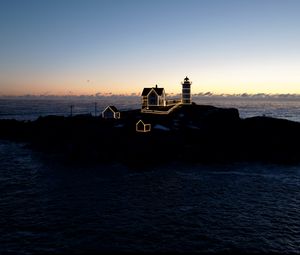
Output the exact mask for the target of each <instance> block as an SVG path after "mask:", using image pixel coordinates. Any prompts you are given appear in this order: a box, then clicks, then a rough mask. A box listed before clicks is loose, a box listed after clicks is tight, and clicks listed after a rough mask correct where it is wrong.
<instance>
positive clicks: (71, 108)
mask: <svg viewBox="0 0 300 255" xmlns="http://www.w3.org/2000/svg"><path fill="white" fill-rule="evenodd" d="M73 107H74V105H72V104H71V105H70V110H71V117H72V116H73Z"/></svg>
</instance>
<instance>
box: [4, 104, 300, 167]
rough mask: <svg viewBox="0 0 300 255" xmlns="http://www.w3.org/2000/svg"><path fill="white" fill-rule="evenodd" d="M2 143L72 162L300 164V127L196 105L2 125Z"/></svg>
mask: <svg viewBox="0 0 300 255" xmlns="http://www.w3.org/2000/svg"><path fill="white" fill-rule="evenodd" d="M139 120H142V121H143V123H151V130H146V131H149V132H138V131H139V130H138V126H137V125H138V122H139ZM0 139H9V140H11V141H16V142H25V143H27V144H28V145H29V146H30V147H31V148H32V149H34V150H39V151H43V152H45V153H53V154H56V155H62V156H63V158H65V159H67V160H70V161H74V162H79V161H83V162H102V163H105V162H122V163H126V164H130V165H135V166H143V165H151V164H157V163H164V162H170V161H174V160H180V161H185V162H201V163H224V162H236V161H247V162H248V161H266V162H274V163H298V162H300V146H299V144H300V123H298V122H293V121H289V120H285V119H275V118H270V117H264V116H259V117H252V118H246V119H242V118H240V117H239V112H238V110H237V109H234V108H227V109H225V108H217V107H214V106H207V105H197V104H195V103H192V104H187V105H185V104H181V105H178V107H176V109H175V110H174V111H172V112H171V113H169V114H167V115H160V114H149V113H143V112H142V111H141V110H140V109H137V110H130V111H123V112H121V117H120V118H116V119H115V118H112V119H106V118H103V117H102V116H99V117H94V116H91V115H75V116H72V117H71V116H69V117H63V116H46V117H40V118H38V119H37V120H35V121H17V120H0Z"/></svg>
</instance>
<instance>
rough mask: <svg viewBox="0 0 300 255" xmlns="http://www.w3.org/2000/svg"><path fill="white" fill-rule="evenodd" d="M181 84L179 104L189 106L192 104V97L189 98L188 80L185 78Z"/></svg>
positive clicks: (189, 87)
mask: <svg viewBox="0 0 300 255" xmlns="http://www.w3.org/2000/svg"><path fill="white" fill-rule="evenodd" d="M181 84H182V96H181V102H182V104H191V103H192V96H191V85H192V83H191V82H190V79H189V78H188V77H187V76H186V77H185V78H184V82H182V83H181Z"/></svg>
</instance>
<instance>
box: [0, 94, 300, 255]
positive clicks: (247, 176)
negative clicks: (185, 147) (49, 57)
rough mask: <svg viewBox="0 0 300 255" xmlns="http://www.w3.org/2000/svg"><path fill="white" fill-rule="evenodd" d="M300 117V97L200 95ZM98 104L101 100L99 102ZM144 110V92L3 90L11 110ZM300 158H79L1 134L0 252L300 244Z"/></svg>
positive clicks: (2, 104)
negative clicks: (79, 94)
mask: <svg viewBox="0 0 300 255" xmlns="http://www.w3.org/2000/svg"><path fill="white" fill-rule="evenodd" d="M194 101H195V102H197V103H198V104H209V105H215V106H219V107H235V108H238V109H239V112H240V116H241V117H242V118H247V117H253V116H263V115H265V116H271V117H276V118H285V119H289V120H293V121H300V102H299V100H296V99H294V98H293V99H282V98H271V99H270V98H267V99H264V98H259V99H253V98H234V99H232V98H213V97H199V98H197V97H195V98H194ZM95 103H97V105H96V109H95ZM71 105H73V114H95V110H96V114H97V115H98V114H100V113H101V111H102V110H103V109H104V108H105V107H106V106H107V105H115V106H116V107H118V108H119V109H121V110H122V109H123V110H126V109H136V108H138V107H139V105H140V99H139V98H138V97H103V98H54V99H49V98H46V99H45V98H43V99H41V98H14V99H11V98H3V99H0V116H1V118H2V119H7V118H14V119H18V120H34V119H36V118H38V117H39V116H45V115H49V114H50V115H51V114H52V115H53V114H55V115H64V116H68V115H69V114H70V108H71V107H70V106H71ZM299 212H300V165H297V164H296V165H276V164H266V163H264V164H263V163H245V162H244V163H233V164H222V165H219V164H209V165H207V164H192V163H191V164H188V163H185V164H183V163H181V162H177V161H176V159H174V161H173V162H170V163H168V164H166V163H165V164H162V165H157V166H152V167H149V168H145V167H141V168H140V169H139V168H138V167H135V168H134V169H133V168H131V167H129V166H126V165H122V164H120V163H118V162H117V161H116V162H114V163H111V164H97V165H91V164H86V165H84V164H82V163H81V164H75V163H74V164H72V163H70V162H65V161H62V160H60V159H57V157H56V156H54V155H49V154H44V153H41V152H38V151H34V150H32V149H30V148H29V147H28V146H26V144H23V143H14V142H11V141H5V140H0V254H64V253H65V254H70V253H75V254H86V253H97V254H98V253H104V252H109V253H112V252H137V253H138V252H197V253H198V252H209V253H219V252H255V253H261V252H268V253H269V252H272V253H286V254H299V253H300V217H299Z"/></svg>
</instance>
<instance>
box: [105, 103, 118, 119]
mask: <svg viewBox="0 0 300 255" xmlns="http://www.w3.org/2000/svg"><path fill="white" fill-rule="evenodd" d="M120 115H121V114H120V112H119V111H118V109H117V108H116V107H115V106H113V105H110V106H107V107H106V108H105V109H104V111H103V112H102V118H104V119H120Z"/></svg>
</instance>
